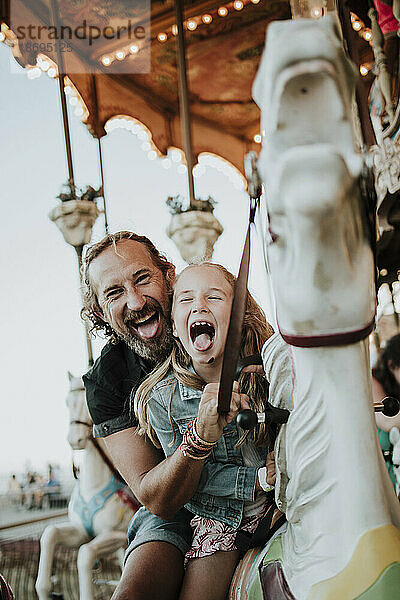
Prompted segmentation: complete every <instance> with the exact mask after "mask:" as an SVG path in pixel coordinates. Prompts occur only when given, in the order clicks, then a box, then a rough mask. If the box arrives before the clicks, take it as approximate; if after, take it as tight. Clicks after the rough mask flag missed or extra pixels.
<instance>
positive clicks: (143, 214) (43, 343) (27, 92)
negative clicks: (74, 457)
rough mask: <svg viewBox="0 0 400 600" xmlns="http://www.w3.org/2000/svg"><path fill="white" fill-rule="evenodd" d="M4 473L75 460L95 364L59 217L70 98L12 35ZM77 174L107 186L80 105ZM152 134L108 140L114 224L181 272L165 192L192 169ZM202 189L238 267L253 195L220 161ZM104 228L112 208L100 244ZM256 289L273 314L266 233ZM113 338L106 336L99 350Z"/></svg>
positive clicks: (0, 448) (2, 366)
mask: <svg viewBox="0 0 400 600" xmlns="http://www.w3.org/2000/svg"><path fill="white" fill-rule="evenodd" d="M0 91H1V93H0V132H1V133H0V193H1V205H0V206H1V208H0V210H1V213H0V215H1V220H0V222H1V224H2V233H1V236H0V264H1V276H2V286H1V287H2V293H1V294H0V315H1V326H2V327H1V328H2V340H3V350H2V352H1V360H0V382H1V413H0V415H1V435H0V475H1V474H9V473H11V472H14V471H16V472H22V471H24V470H26V469H27V468H29V469H34V470H41V471H44V470H45V467H46V464H47V463H49V462H50V463H53V464H59V465H61V466H66V465H69V464H70V463H71V449H70V447H69V446H68V443H67V441H66V437H67V431H68V415H67V410H66V407H65V397H66V395H67V392H68V378H67V371H68V370H69V371H71V372H72V373H74V374H75V375H82V374H83V373H85V372H86V371H87V357H86V350H85V342H84V330H83V325H82V322H81V320H80V317H79V310H80V295H79V275H78V267H77V259H76V255H75V251H74V249H73V248H72V247H71V246H68V244H66V242H65V241H64V239H63V237H62V235H61V233H60V231H59V230H58V229H57V227H56V226H55V224H54V223H52V222H51V221H50V220H49V218H48V213H49V212H50V210H51V209H52V208H53V207H54V206H56V205H57V203H58V200H57V199H56V196H57V195H58V194H59V193H60V191H61V188H62V185H63V184H64V183H65V182H66V180H67V164H66V158H65V149H64V139H63V130H62V120H61V107H60V100H59V96H58V83H57V81H56V80H54V79H51V78H49V77H48V76H47V75H45V74H42V76H41V77H39V78H37V79H34V80H29V79H28V78H27V76H26V72H24V71H23V69H21V68H20V67H18V65H16V63H15V61H14V60H13V59H12V57H11V53H10V50H9V49H8V48H7V47H6V46H4V45H3V44H0ZM70 127H71V137H72V147H73V161H74V170H75V179H76V183H77V185H78V186H85V185H89V184H90V185H92V186H93V187H96V188H97V187H99V185H100V175H99V169H98V155H97V142H96V141H95V140H94V139H93V138H92V137H91V136H90V134H89V133H88V131H87V129H86V127H85V126H84V125H83V124H82V123H81V121H80V119H79V118H78V117H76V116H75V115H74V114H72V115H71V114H70ZM142 144H143V141H141V140H139V139H138V138H137V137H136V136H134V135H132V134H131V133H129V132H128V131H126V130H121V129H116V130H113V131H112V132H110V133H109V134H108V135H107V136H106V137H105V138H104V143H103V152H104V158H103V160H104V169H105V190H106V197H107V206H108V211H107V212H108V221H109V227H110V231H111V232H115V231H118V230H120V229H130V230H133V231H136V232H137V233H139V234H143V235H147V236H148V237H149V238H150V239H151V240H152V241H153V242H154V243H155V245H156V246H157V247H158V248H159V249H160V250H161V251H163V252H164V253H165V254H166V255H167V256H168V258H169V259H170V260H172V262H174V263H175V265H176V266H177V267H178V270H180V269H181V268H182V267H183V266H184V265H185V263H184V261H183V260H182V258H181V257H180V255H179V251H178V250H177V248H176V247H175V244H174V243H173V242H172V241H171V240H170V239H169V238H168V237H167V235H166V233H165V230H166V227H167V225H168V222H169V220H170V216H169V213H168V210H167V207H166V205H165V200H166V199H167V197H168V196H170V195H176V194H177V193H181V194H184V195H186V185H187V184H186V176H185V175H182V174H179V173H178V170H177V165H176V164H175V163H172V164H171V166H170V168H169V169H165V168H164V167H163V165H162V161H161V160H155V161H150V160H148V158H147V153H146V152H144V151H143V150H142V147H141V146H142ZM196 192H197V195H198V196H199V197H201V198H207V197H208V196H209V195H211V196H212V197H213V198H214V199H215V200H216V201H217V203H218V204H217V207H216V209H215V215H216V217H217V218H218V219H219V221H220V222H221V224H222V226H223V227H224V233H223V234H222V236H221V237H220V239H219V240H218V242H217V243H216V245H215V251H214V261H215V262H219V263H221V264H223V265H224V266H226V267H227V268H228V269H229V270H231V271H232V272H233V273H235V274H236V273H237V270H238V267H239V262H240V257H241V252H242V246H243V242H244V236H245V231H246V227H247V218H248V216H247V215H248V197H247V194H246V193H245V192H243V191H239V190H238V189H236V188H235V187H234V186H233V185H232V182H231V181H230V180H229V179H228V178H227V177H226V176H225V175H224V174H223V173H221V172H220V171H218V170H217V169H216V168H209V167H207V168H206V170H205V173H204V174H203V175H202V176H201V177H198V178H197V179H196ZM103 236H104V220H103V219H102V217H101V216H100V217H99V218H98V220H97V222H96V224H95V226H94V229H93V236H92V242H96V241H98V240H100V239H101V238H102V237H103ZM254 249H255V251H254V254H253V259H252V265H251V271H250V283H249V287H250V290H251V291H252V292H253V294H254V296H255V297H256V299H257V301H258V302H259V303H260V304H261V306H262V307H263V308H264V310H265V311H266V312H267V315H268V316H269V317H270V319H271V320H272V315H271V314H270V313H271V310H270V308H269V306H270V304H269V296H268V291H267V290H268V288H267V284H266V282H265V277H264V268H263V264H262V259H261V252H260V246H259V241H258V240H257V239H256V238H255V239H254ZM104 343H105V342H104V340H98V339H97V340H96V341H95V342H94V353H95V357H96V356H98V355H99V353H100V350H101V347H102V346H103V345H104Z"/></svg>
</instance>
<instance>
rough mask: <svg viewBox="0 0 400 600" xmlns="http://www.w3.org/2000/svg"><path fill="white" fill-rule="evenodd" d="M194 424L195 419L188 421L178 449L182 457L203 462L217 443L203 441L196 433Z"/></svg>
mask: <svg viewBox="0 0 400 600" xmlns="http://www.w3.org/2000/svg"><path fill="white" fill-rule="evenodd" d="M196 423H197V418H195V419H192V420H191V421H189V423H188V426H187V428H186V431H185V433H184V434H183V439H182V442H181V444H180V446H179V448H180V451H181V452H182V454H183V456H189V457H190V458H193V459H195V460H203V459H204V458H207V457H208V456H210V454H211V452H212V449H213V447H214V446H215V444H216V443H217V442H207V441H206V440H203V439H202V438H201V437H200V436H199V434H198V433H197V431H196Z"/></svg>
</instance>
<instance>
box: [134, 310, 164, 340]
mask: <svg viewBox="0 0 400 600" xmlns="http://www.w3.org/2000/svg"><path fill="white" fill-rule="evenodd" d="M158 323H159V320H158V315H154V316H153V317H151V318H150V319H149V320H148V321H144V322H143V323H141V324H140V325H138V327H137V331H138V334H139V335H140V337H141V338H143V339H145V340H149V339H151V338H153V337H154V336H155V335H156V333H157V330H158Z"/></svg>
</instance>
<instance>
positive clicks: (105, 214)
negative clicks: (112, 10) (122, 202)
mask: <svg viewBox="0 0 400 600" xmlns="http://www.w3.org/2000/svg"><path fill="white" fill-rule="evenodd" d="M92 87H93V103H94V111H95V123H96V125H98V122H99V104H98V101H97V86H96V76H95V75H93V76H92ZM96 137H97V148H98V151H99V167H100V177H101V190H102V194H103V211H104V229H105V232H106V235H108V232H109V229H108V218H107V203H106V196H105V188H104V169H103V152H102V147H101V136H100V132H99V131H96Z"/></svg>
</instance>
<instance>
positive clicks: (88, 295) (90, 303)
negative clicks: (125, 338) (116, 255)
mask: <svg viewBox="0 0 400 600" xmlns="http://www.w3.org/2000/svg"><path fill="white" fill-rule="evenodd" d="M122 240H132V241H134V242H139V243H140V244H144V245H145V246H146V249H147V251H148V253H149V254H150V256H151V258H152V260H153V263H154V265H155V266H156V267H157V268H158V269H160V271H161V272H162V274H163V275H164V279H165V283H166V285H167V290H168V293H169V294H171V293H172V285H173V282H174V278H175V267H174V265H173V264H172V263H170V262H169V261H168V260H167V258H166V257H165V256H164V255H163V254H160V252H159V251H158V250H157V248H156V247H155V246H154V244H153V243H152V242H151V241H150V240H149V238H147V237H146V236H144V235H137V234H136V233H132V232H131V231H118V232H117V233H111V234H109V235H107V236H106V237H105V238H103V239H102V240H101V241H100V242H97V244H93V245H92V246H89V247H88V248H87V250H86V252H85V255H84V257H83V260H82V288H83V289H82V298H83V308H82V310H81V317H82V318H83V319H85V320H87V321H88V322H89V327H90V331H91V332H97V331H102V332H104V334H105V336H106V337H107V338H109V340H110V341H111V342H112V343H113V344H116V343H117V342H118V341H119V337H118V336H117V334H116V333H115V332H114V330H113V329H112V328H111V326H110V325H109V324H108V323H106V322H105V321H103V319H101V318H100V317H99V316H98V314H96V313H101V312H102V309H101V307H100V305H99V302H98V298H97V296H96V292H95V290H94V289H93V284H92V282H91V280H90V277H89V267H90V265H91V263H92V262H93V261H94V259H95V258H97V257H98V256H99V254H101V253H102V252H103V251H104V250H106V249H107V248H109V247H110V246H112V247H113V248H114V250H115V252H117V244H118V242H120V241H122Z"/></svg>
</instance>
